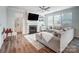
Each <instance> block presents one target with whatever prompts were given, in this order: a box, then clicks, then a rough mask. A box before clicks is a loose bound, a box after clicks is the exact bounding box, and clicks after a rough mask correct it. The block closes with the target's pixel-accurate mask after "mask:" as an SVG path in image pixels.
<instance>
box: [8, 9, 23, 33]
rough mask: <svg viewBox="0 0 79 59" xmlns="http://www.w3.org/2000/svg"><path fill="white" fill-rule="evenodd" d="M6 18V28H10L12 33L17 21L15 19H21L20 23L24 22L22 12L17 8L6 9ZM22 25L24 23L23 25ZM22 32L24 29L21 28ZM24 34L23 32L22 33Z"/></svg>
mask: <svg viewBox="0 0 79 59" xmlns="http://www.w3.org/2000/svg"><path fill="white" fill-rule="evenodd" d="M7 14H8V15H7V16H8V20H7V26H8V28H12V30H13V31H14V29H15V20H17V18H20V19H22V22H23V21H24V17H23V15H24V10H22V9H18V8H13V7H8V12H7ZM23 25H24V23H23ZM23 30H24V27H23ZM23 33H24V32H23Z"/></svg>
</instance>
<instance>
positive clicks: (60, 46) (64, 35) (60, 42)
mask: <svg viewBox="0 0 79 59" xmlns="http://www.w3.org/2000/svg"><path fill="white" fill-rule="evenodd" d="M57 32H58V34H59V33H60V34H61V36H60V37H56V36H55V35H54V34H53V33H49V32H40V33H37V34H36V39H37V40H38V41H39V42H40V43H42V44H44V45H45V46H47V47H49V48H50V49H52V50H54V51H55V52H62V51H63V50H64V49H65V48H66V47H67V45H68V44H69V43H70V42H71V40H72V39H73V37H74V29H72V28H68V29H66V30H65V31H61V32H59V31H57Z"/></svg>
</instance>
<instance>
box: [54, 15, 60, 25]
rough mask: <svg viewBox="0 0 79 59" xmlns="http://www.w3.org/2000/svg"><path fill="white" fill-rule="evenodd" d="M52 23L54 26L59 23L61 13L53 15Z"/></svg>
mask: <svg viewBox="0 0 79 59" xmlns="http://www.w3.org/2000/svg"><path fill="white" fill-rule="evenodd" d="M54 25H55V26H60V25H61V15H54Z"/></svg>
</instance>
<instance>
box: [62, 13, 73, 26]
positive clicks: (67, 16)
mask: <svg viewBox="0 0 79 59" xmlns="http://www.w3.org/2000/svg"><path fill="white" fill-rule="evenodd" d="M62 24H63V26H72V13H71V12H69V13H64V14H62Z"/></svg>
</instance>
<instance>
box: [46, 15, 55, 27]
mask: <svg viewBox="0 0 79 59" xmlns="http://www.w3.org/2000/svg"><path fill="white" fill-rule="evenodd" d="M47 22H48V26H53V25H54V24H53V16H48V21H47Z"/></svg>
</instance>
